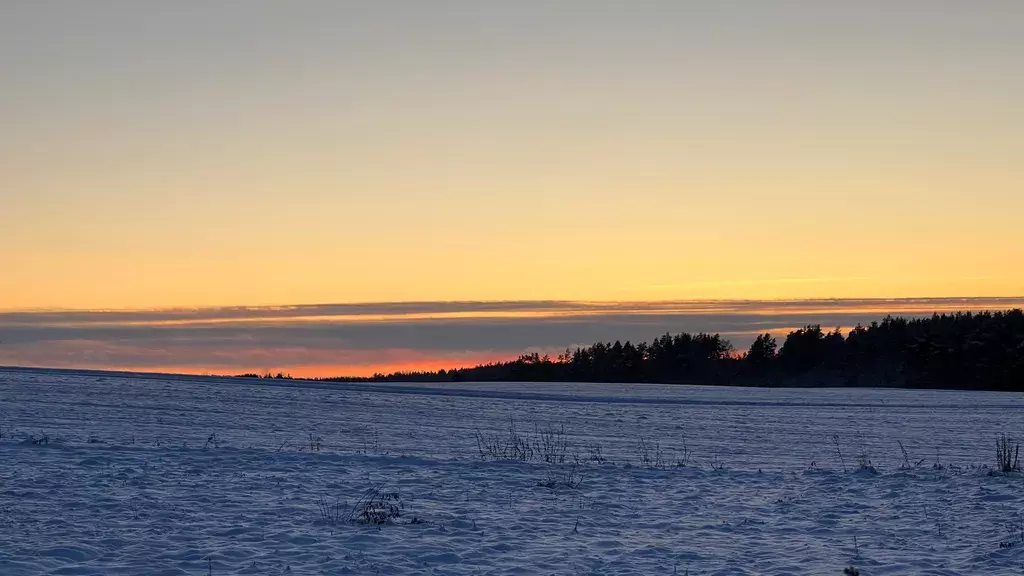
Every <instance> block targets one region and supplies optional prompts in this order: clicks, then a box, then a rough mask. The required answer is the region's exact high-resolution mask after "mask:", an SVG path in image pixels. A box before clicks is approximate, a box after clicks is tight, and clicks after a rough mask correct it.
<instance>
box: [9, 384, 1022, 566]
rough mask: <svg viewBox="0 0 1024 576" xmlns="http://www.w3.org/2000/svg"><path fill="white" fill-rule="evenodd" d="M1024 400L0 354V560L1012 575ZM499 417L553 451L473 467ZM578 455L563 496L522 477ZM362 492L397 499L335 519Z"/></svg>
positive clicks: (1018, 559)
mask: <svg viewBox="0 0 1024 576" xmlns="http://www.w3.org/2000/svg"><path fill="white" fill-rule="evenodd" d="M1022 409H1024V397H1022V396H1020V395H1015V394H998V393H985V392H930V391H898V390H863V389H862V390H850V389H828V390H825V389H818V390H792V389H787V390H782V389H771V390H770V389H739V388H696V387H684V386H651V385H637V386H622V385H606V384H587V385H581V384H446V385H427V384H424V385H418V386H417V385H395V386H391V385H356V384H344V385H342V384H318V383H304V382H298V381H294V382H289V381H257V380H229V379H217V378H188V377H145V376H133V377H125V376H118V375H113V374H107V375H103V374H69V373H60V372H48V371H42V370H3V371H0V431H2V439H0V574H4V575H9V576H19V575H29V574H33V575H34V574H132V575H134V574H193V575H200V574H208V573H212V574H545V575H547V574H666V575H669V574H680V575H681V574H686V573H689V574H691V575H694V576H696V575H701V574H815V575H820V574H826V575H827V574H834V575H837V576H838V575H840V574H841V573H842V570H843V568H844V567H846V566H848V565H850V564H854V565H856V566H857V567H859V568H860V570H861V573H862V574H864V575H877V574H1003V573H1006V574H1019V573H1020V571H1021V569H1022V565H1024V543H1022V537H1024V525H1022V521H1024V519H1022V512H1024V479H1022V478H1021V476H1020V475H1018V474H1009V475H1004V474H990V473H989V472H990V470H989V469H988V468H985V467H983V466H985V465H987V466H989V467H991V466H992V465H993V464H994V461H995V442H996V439H997V438H998V436H999V435H1000V434H1001V433H1007V434H1009V435H1011V436H1012V435H1015V434H1019V433H1021V432H1022V431H1024V410H1022ZM510 418H513V419H515V421H516V425H517V430H518V433H520V434H521V435H522V436H524V437H525V438H527V439H528V440H537V439H538V438H537V437H536V432H537V431H538V430H541V431H543V430H548V431H553V432H555V434H554V438H555V439H556V440H565V441H567V442H568V446H567V447H566V448H565V449H564V453H565V454H566V459H567V463H565V464H557V463H556V464H550V463H545V462H544V461H543V460H539V458H538V456H539V453H538V454H535V455H534V456H535V458H534V460H533V461H530V462H515V461H493V460H484V459H482V458H481V456H480V452H479V450H478V444H477V440H476V434H477V431H479V432H480V433H481V434H483V436H484V437H485V440H486V439H495V438H501V437H503V436H508V427H509V421H510ZM563 426H564V431H565V436H564V438H563V437H561V436H560V435H559V434H557V432H558V431H560V430H561V429H562V427H563ZM641 438H642V439H643V442H644V445H645V446H646V452H647V453H646V458H644V449H643V448H641V447H640V443H641ZM897 441H901V442H902V444H903V446H904V447H905V448H906V450H907V453H908V458H907V459H906V460H905V459H904V456H903V453H902V452H901V450H900V447H899V446H898V444H897ZM837 442H838V450H837V446H836V443H837ZM598 447H600V455H601V457H598V456H597V453H596V451H597V450H598ZM659 450H660V455H659ZM687 451H688V452H687ZM538 452H540V451H538ZM556 452H557V450H556ZM839 452H841V453H842V459H840V457H839ZM602 458H603V459H605V461H604V462H603V463H602V462H600V460H601V459H602ZM576 459H579V460H580V461H581V463H580V464H579V465H578V466H577V467H576V471H575V474H576V475H578V477H581V478H582V484H580V485H579V486H578V487H575V488H571V487H567V486H564V485H563V486H555V487H545V486H542V485H539V484H547V483H549V482H548V481H549V480H553V483H555V484H557V483H558V480H559V478H564V477H565V476H567V475H571V474H572V464H571V462H574V461H575V460H576ZM868 459H870V461H871V463H872V464H871V465H872V466H873V468H874V469H876V471H877V472H873V471H872V470H871V469H870V468H861V465H867V460H868ZM680 461H683V462H680ZM919 461H920V463H919ZM678 464H682V466H681V467H679V466H677V465H678ZM906 464H910V466H911V468H909V469H906V468H905V466H906ZM901 466H903V467H904V468H901ZM844 468H845V471H844ZM379 483H386V486H387V490H389V491H395V492H398V493H399V495H400V499H401V503H402V506H403V507H404V509H403V510H402V516H401V517H399V518H397V519H395V520H394V521H393V522H392V523H390V524H386V525H381V526H375V525H364V524H358V523H352V522H349V521H348V517H349V512H350V510H351V507H352V506H353V505H354V503H355V502H356V500H357V499H358V498H359V496H360V495H361V494H362V493H363V492H364V491H365V490H367V489H368V488H370V487H372V486H374V485H378V484H379ZM321 504H326V506H327V508H328V512H329V513H328V514H327V516H330V515H331V514H330V512H331V511H332V510H333V511H335V512H336V513H338V514H340V515H342V516H343V518H341V519H340V521H338V522H332V521H331V520H332V519H331V518H325V515H324V514H322V513H321V506H320V505H321ZM414 519H415V521H414Z"/></svg>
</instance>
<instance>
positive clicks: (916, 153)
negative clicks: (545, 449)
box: [0, 0, 1024, 371]
mask: <svg viewBox="0 0 1024 576" xmlns="http://www.w3.org/2000/svg"><path fill="white" fill-rule="evenodd" d="M1021 30H1024V3H1021V2H1019V1H1017V0H979V1H967V0H960V1H953V0H903V1H901V2H882V1H876V0H867V1H864V2H856V3H854V2H840V1H829V0H815V1H811V0H803V1H796V0H790V1H784V0H774V1H773V0H764V1H758V2H752V1H742V2H741V1H729V0H723V1H721V2H691V1H685V0H674V1H668V0H664V1H653V0H648V1H644V0H635V1H630V2H625V1H618V2H610V1H601V0H589V1H581V0H563V1H560V2H539V1H531V0H521V1H519V2H492V1H469V0H465V1H453V0H437V1H433V2H416V1H411V0H410V1H405V2H398V1H390V0H381V1H377V2H361V3H360V2H334V1H327V0H300V1H297V2H278V1H271V0H245V1H242V0H233V1H228V0H208V1H202V2H200V1H191V0H183V1H179V2H166V3H142V2H136V1H133V0H120V1H112V0H94V1H92V2H75V1H72V0H65V1H57V0H42V1H28V0H14V1H10V2H3V3H0V78H3V79H4V82H3V90H0V128H2V132H0V134H2V137H0V311H3V313H4V314H13V313H28V312H30V313H32V314H36V315H40V314H41V315H43V316H44V317H45V315H46V314H47V313H48V312H49V311H53V310H61V311H79V312H83V311H119V310H120V311H125V313H127V311H130V312H131V313H132V314H138V315H141V317H143V318H145V313H146V311H152V310H168V309H170V310H179V311H180V310H204V311H207V312H209V313H210V314H212V315H215V316H216V315H218V314H220V312H218V311H221V310H225V309H232V308H235V307H245V308H253V309H259V310H263V309H264V307H272V308H282V307H283V308H290V307H296V306H319V307H324V306H327V307H330V306H334V305H337V304H336V303H341V304H363V305H365V306H370V308H373V307H374V306H384V307H385V308H386V307H387V306H390V305H392V304H393V303H409V302H414V303H428V304H431V306H441V307H443V306H445V305H454V306H456V308H458V309H459V311H458V312H457V314H459V315H460V317H459V318H458V319H457V322H456V323H458V324H459V325H460V326H461V325H472V326H485V325H486V326H490V325H492V324H493V322H495V321H496V319H495V317H496V316H500V317H501V318H500V320H501V322H523V323H524V324H523V325H522V326H519V328H517V329H516V330H518V331H519V332H522V333H523V336H522V337H521V338H520V339H518V340H515V342H514V344H513V343H510V342H509V343H506V342H502V343H501V344H500V345H498V344H497V343H495V344H493V345H490V344H487V345H486V346H482V345H481V344H480V343H479V342H470V343H471V344H473V345H472V346H469V345H468V344H467V345H465V346H463V345H462V344H458V345H456V344H453V345H452V346H453V347H451V348H446V349H445V350H444V351H443V353H442V352H441V351H438V350H436V349H434V348H432V344H431V342H429V340H430V338H432V336H430V334H429V333H428V332H422V334H423V336H422V337H419V336H418V337H417V338H413V341H409V342H404V343H403V344H402V346H400V347H399V346H390V347H389V346H386V345H385V344H387V343H386V342H383V343H380V344H381V346H379V347H377V348H374V349H373V350H374V351H373V352H372V353H371V352H368V351H367V347H366V346H365V345H364V344H365V343H364V342H362V341H361V338H362V337H363V336H362V335H363V333H359V334H356V333H351V334H346V335H345V336H344V337H342V336H337V335H336V333H335V332H333V331H332V330H333V328H332V326H335V324H332V322H334V323H336V322H339V321H338V320H337V319H328V318H325V317H323V316H322V315H321V314H319V313H317V314H313V316H312V318H306V319H303V320H301V323H302V325H303V326H304V327H310V326H317V327H319V328H322V329H323V332H322V333H321V334H320V335H319V336H318V338H320V340H321V341H322V342H320V343H319V344H317V346H319V347H316V346H314V347H311V348H310V349H311V350H313V349H315V350H317V352H316V355H315V358H314V357H310V358H306V359H304V360H301V362H299V360H290V361H288V362H284V361H280V360H274V358H281V357H283V356H281V355H278V356H275V354H278V352H279V351H280V350H281V347H282V346H283V347H288V346H292V345H294V346H298V345H297V344H295V342H297V340H295V341H289V340H287V338H284V336H288V337H291V336H295V335H294V334H287V333H286V332H273V330H277V329H280V328H281V326H282V325H288V326H291V325H292V323H293V322H297V321H295V320H291V319H289V320H287V321H285V320H280V319H276V320H274V321H273V322H269V324H273V326H267V325H266V324H268V322H264V321H263V320H260V319H259V318H261V314H262V312H260V313H258V314H256V317H257V320H251V319H250V321H248V323H242V324H243V325H244V328H237V327H236V328H234V329H233V330H234V331H233V332H231V335H230V338H236V339H241V340H244V339H245V338H249V339H251V340H252V342H253V343H252V344H251V346H250V347H249V348H245V352H244V353H242V352H239V346H240V344H238V343H237V341H234V340H233V341H232V342H234V343H233V344H231V345H228V344H227V343H225V341H223V340H217V341H216V342H213V343H210V342H206V343H204V344H202V345H199V342H200V339H199V336H198V335H196V334H194V333H187V331H186V332H184V333H171V332H166V333H165V332H163V331H161V330H158V328H160V326H162V325H160V326H158V325H149V324H146V323H147V322H149V323H152V322H155V321H153V320H151V319H144V320H140V321H139V322H141V323H142V324H143V325H146V326H148V327H149V328H150V329H151V330H152V337H151V339H149V340H145V341H143V340H130V341H129V340H125V339H123V338H121V336H118V337H117V338H114V336H111V335H110V334H109V333H104V334H100V335H97V334H96V333H95V332H90V333H75V334H66V333H61V332H59V331H55V330H56V329H55V328H53V327H52V326H51V324H52V322H50V320H46V321H45V322H43V321H41V320H40V316H33V320H32V322H30V323H31V324H32V325H33V326H34V328H33V330H35V331H36V332H35V334H37V337H38V338H42V336H39V332H40V331H49V332H47V335H46V337H45V338H43V339H42V340H37V341H34V342H35V344H33V345H31V346H28V345H26V344H24V342H22V340H24V338H25V337H24V335H23V334H22V333H21V332H16V333H15V335H14V336H11V335H10V334H9V333H10V332H11V330H13V329H12V328H11V327H10V326H9V325H8V324H4V323H3V322H8V320H0V363H15V364H32V365H44V366H45V365H58V364H59V365H74V366H79V365H81V366H85V365H86V364H88V365H89V367H104V366H115V365H116V366H118V367H121V366H129V365H131V366H139V365H143V364H145V365H146V366H150V367H154V366H156V365H157V364H159V365H160V366H161V367H167V368H174V367H181V368H182V369H186V368H187V369H193V368H195V367H199V368H202V369H210V370H213V369H217V368H215V367H216V366H222V365H224V366H226V367H223V368H220V369H224V370H227V369H232V370H233V369H235V368H236V367H237V366H236V365H235V364H237V363H227V364H225V361H224V360H223V358H224V357H225V356H232V357H235V358H248V359H249V360H251V365H247V366H249V367H251V368H253V369H260V368H272V367H285V368H289V367H290V368H295V369H296V370H297V371H302V370H307V371H313V370H314V369H313V368H309V366H314V365H315V366H320V367H322V369H323V370H332V371H333V370H348V369H349V368H351V369H353V370H357V371H365V370H366V369H369V368H367V366H369V365H371V364H372V365H373V367H374V369H376V368H379V367H389V366H391V367H408V366H426V365H431V366H432V365H435V364H437V363H438V362H458V363H463V362H475V361H477V360H480V359H483V358H490V357H497V356H502V355H506V354H510V353H513V354H514V353H516V352H518V351H522V350H525V349H528V348H530V347H559V346H564V345H569V344H573V343H581V342H589V341H590V340H589V339H588V338H587V337H588V336H596V335H598V333H595V332H593V331H588V330H587V329H585V328H583V327H579V326H577V327H575V328H564V326H563V328H564V330H563V329H560V330H561V331H559V330H555V331H554V332H555V333H558V334H560V335H561V336H560V339H557V340H558V341H557V342H555V341H554V340H552V339H551V338H548V336H547V334H548V333H549V332H550V331H551V327H552V326H554V325H555V323H554V322H552V321H550V318H548V317H547V316H544V315H539V316H538V315H537V314H536V313H535V312H534V315H535V317H534V318H532V319H530V320H529V322H526V321H525V320H524V319H522V318H521V317H519V316H517V315H521V313H522V310H524V309H532V308H531V307H534V306H536V302H538V301H540V302H569V303H581V302H582V303H605V304H607V305H612V304H614V305H615V306H619V307H621V308H623V309H633V308H634V307H635V306H637V305H642V304H643V303H649V302H692V301H705V300H737V299H738V300H753V301H758V302H768V301H773V300H784V301H799V300H805V299H841V300H844V301H846V302H852V303H854V305H856V306H859V305H860V304H859V303H860V302H861V301H862V300H864V299H879V298H881V299H905V298H913V299H918V298H975V299H979V300H976V301H971V302H972V304H970V306H973V307H977V306H974V304H978V305H987V304H991V303H992V302H996V303H1000V304H1002V303H1005V302H1003V301H992V300H985V299H990V298H996V297H1015V296H1020V295H1024V265H1020V264H1019V263H1018V261H1019V259H1020V254H1022V253H1024V235H1021V234H1020V233H1019V228H1020V215H1021V214H1024V107H1021V106H1020V105H1019V103H1020V102H1021V101H1024V90H1022V88H1024V74H1022V73H1021V62H1024V35H1022V34H1020V31H1021ZM487 302H491V303H495V302H505V303H514V304H515V305H514V306H513V307H512V309H514V313H512V312H510V310H512V309H503V310H500V311H495V310H490V311H488V312H487V313H486V314H482V313H480V312H479V310H477V309H476V308H474V306H476V305H477V304H479V303H487ZM446 303H448V304H446ZM459 303H463V304H465V303H469V304H470V306H469V307H470V308H471V310H468V311H467V310H462V309H461V308H459V307H460V306H463V304H459ZM474 303H476V304H474ZM371 304H372V305H371ZM904 304H905V303H904V302H903V301H899V302H898V303H897V304H892V305H889V307H890V308H891V309H892V310H899V309H902V308H901V307H902V306H904ZM671 306H675V304H672V305H670V307H671ZM764 306H765V307H766V309H770V308H771V306H770V303H769V304H765V305H764ZM843 306H844V307H847V308H848V307H849V306H847V305H845V304H844V305H843ZM871 306H874V305H871ZM964 307H969V306H968V304H964ZM869 308H870V307H869ZM911 308H913V306H911ZM374 309H375V310H376V308H374ZM872 309H873V308H872ZM719 312H720V311H719ZM719 312H716V313H715V314H714V316H715V318H720V319H722V318H725V317H732V316H733V313H732V312H726V313H719ZM434 313H435V311H434V310H433V308H432V309H431V312H430V314H434ZM453 313H455V312H453ZM574 313H575V312H574ZM545 314H546V313H545ZM687 314H689V313H687ZM370 316H371V317H372V318H371V319H369V320H368V319H367V318H365V317H361V318H360V319H359V322H360V323H366V322H374V323H381V325H385V324H386V325H388V326H394V325H401V326H420V324H416V322H439V321H441V320H438V319H437V318H428V319H422V318H420V319H410V318H407V317H406V316H402V317H401V318H398V319H396V318H394V317H386V318H383V317H380V315H378V314H376V313H375V314H370ZM384 316H387V315H384ZM585 316H586V317H587V318H588V319H590V320H593V321H597V320H594V318H595V317H599V318H598V319H600V320H601V321H602V322H604V321H607V322H604V323H603V324H601V325H602V326H604V328H602V330H601V331H599V333H600V334H601V335H603V336H602V337H605V338H615V337H617V336H616V335H615V334H612V332H613V330H617V329H620V328H621V329H622V331H623V333H624V336H622V339H627V338H629V337H630V336H629V335H625V333H626V332H629V331H628V330H626V329H624V328H622V327H621V325H620V324H618V323H617V320H615V318H616V317H615V316H614V314H612V313H611V312H608V311H607V310H600V311H594V310H588V311H587V313H586V315H585ZM606 316H607V317H606ZM5 318H7V317H6V316H5ZM666 318H669V319H671V318H675V320H672V321H671V322H669V321H666V324H665V325H664V326H661V325H659V326H658V327H657V328H658V329H659V330H661V328H672V329H678V330H683V329H688V326H690V325H696V324H698V323H695V322H690V321H689V320H687V321H685V322H684V321H682V320H680V318H679V317H678V314H677V315H676V316H671V315H669V316H666ZM686 318H690V316H689V315H688V316H686ZM76 321H77V320H76ZM121 321H122V319H120V318H119V319H117V320H116V322H115V324H116V323H119V322H121ZM218 321H219V320H218ZM443 321H444V322H453V321H454V320H452V319H444V320H443ZM344 322H350V320H345V321H344ZM410 322H411V323H410ZM66 323H67V322H63V324H66ZM782 323H783V324H785V322H782ZM824 323H825V324H830V323H831V322H824ZM22 324H25V322H22ZM108 324H109V322H108ZM236 324H237V323H236ZM562 324H564V323H561V324H559V326H562ZM117 325H118V326H120V324H117ZM360 325H362V324H360ZM501 325H502V326H506V324H501ZM701 325H702V326H703V324H701ZM19 326H22V325H19ZM132 326H138V323H135V324H132ZM517 326H518V325H517ZM721 326H722V327H721V328H716V327H715V326H709V328H708V329H710V330H721V331H727V329H729V328H730V324H729V322H728V321H726V320H722V322H721ZM652 328H653V327H652ZM20 329H24V326H22V328H19V330H20ZM90 330H91V329H90ZM417 330H418V328H409V329H408V333H409V334H416V335H419V334H421V332H419V331H417ZM661 331H662V332H663V331H664V330H661ZM498 332H501V330H498ZM5 333H6V334H5ZM383 333H384V332H382V334H383ZM485 333H486V331H484V332H481V334H485ZM657 333H658V332H657V331H655V332H654V333H653V334H646V335H645V338H650V337H653V336H655V335H657ZM204 334H205V332H204ZM218 334H219V333H218ZM630 334H632V333H630ZM271 336H273V337H272V338H271ZM336 336H337V337H336ZM486 336H487V337H488V338H492V337H493V338H498V337H499V336H497V335H494V334H490V333H486ZM264 337H266V338H268V340H267V341H264V340H262V339H263V338H264ZM110 338H113V339H112V340H111V339H110ZM132 338H134V336H132ZM218 338H220V336H218ZM224 338H228V336H224ZM295 338H299V337H298V336H295ZM16 341H17V342H16ZM271 341H272V342H271ZM457 341H458V338H456V339H455V340H453V342H457ZM19 342H20V343H19ZM111 342H113V343H114V344H111ZM218 342H219V344H218ZM289 342H291V344H289ZM496 342H497V341H496ZM115 344H116V345H117V346H127V347H128V348H130V350H128V349H125V350H122V353H121V354H120V355H117V354H113V353H112V352H111V348H110V347H111V346H113V345H115ZM129 344H130V346H129ZM111 354H113V355H111ZM133 354H134V356H132V355H133ZM218 358H219V359H218ZM143 359H145V361H143ZM158 360H159V362H157V361H158ZM261 362H262V363H263V364H260V363H261ZM289 362H290V363H289ZM296 362H298V363H296ZM303 362H304V363H303ZM154 363H156V364H154ZM165 364H166V366H164V365H165ZM303 366H306V368H303ZM320 369H321V368H316V369H315V370H320Z"/></svg>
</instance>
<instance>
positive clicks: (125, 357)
mask: <svg viewBox="0 0 1024 576" xmlns="http://www.w3.org/2000/svg"><path fill="white" fill-rule="evenodd" d="M1022 303H1024V299H1022V298H1017V299H1014V298H970V299H951V298H944V299H912V300H910V299H908V300H812V301H806V300H802V301H673V302H613V303H606V302H600V303H586V302H559V301H544V302H420V303H381V304H328V305H310V306H277V307H248V308H244V307H230V308H206V309H192V310H182V309H175V310H139V311H122V310H117V311H102V310H90V311H18V312H4V313H0V364H2V365H24V366H50V367H80V368H131V369H146V368H154V369H156V368H159V369H162V370H167V369H175V368H178V369H180V370H181V371H186V372H187V371H195V370H203V371H212V372H226V373H232V372H239V371H247V370H258V369H270V368H273V369H290V370H292V371H294V372H296V373H301V374H305V375H311V371H314V372H317V373H318V374H319V375H332V374H338V373H342V372H346V371H347V373H365V372H366V371H367V370H370V369H373V370H377V369H387V368H388V367H397V368H412V367H417V366H429V367H436V365H437V363H438V362H441V363H443V362H452V363H455V364H464V363H467V362H469V363H472V362H477V361H485V360H492V359H497V358H503V357H512V356H515V355H517V354H519V353H521V352H524V351H533V350H541V351H555V350H560V349H564V348H565V347H570V346H574V345H577V344H589V343H592V342H595V341H609V340H623V341H625V340H632V341H634V342H635V341H640V340H650V339H652V338H654V337H657V336H658V335H660V334H664V333H666V332H680V331H685V332H717V333H722V334H723V335H726V336H727V337H729V338H730V339H731V340H732V341H733V342H734V344H736V345H737V346H745V345H746V344H747V343H748V342H749V341H750V340H751V339H752V338H753V335H754V334H756V333H759V332H765V331H771V332H780V331H785V330H788V329H792V328H796V327H799V326H803V325H805V324H808V323H813V324H822V325H823V326H827V327H833V326H843V327H849V326H853V325H856V324H858V323H861V324H866V323H868V322H871V321H872V320H878V319H880V318H881V317H883V316H885V315H886V314H890V313H891V314H900V315H906V316H918V315H925V314H931V313H932V312H942V311H951V310H981V309H986V310H999V309H1007V308H1013V307H1020V306H1021V305H1022ZM453 365H454V364H453ZM323 371H329V373H323Z"/></svg>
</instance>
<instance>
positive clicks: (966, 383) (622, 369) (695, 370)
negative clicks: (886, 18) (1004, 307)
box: [323, 309, 1024, 391]
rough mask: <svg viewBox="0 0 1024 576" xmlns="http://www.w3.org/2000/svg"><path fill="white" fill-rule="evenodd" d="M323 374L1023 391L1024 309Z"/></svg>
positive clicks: (668, 337)
mask: <svg viewBox="0 0 1024 576" xmlns="http://www.w3.org/2000/svg"><path fill="white" fill-rule="evenodd" d="M323 380H327V381H348V382H356V381H364V382H365V381H387V382H414V381H415V382H442V381H443V382H458V381H483V382H488V381H539V382H621V383H643V382H657V383H672V384H704V385H745V386H882V387H905V388H958V389H971V390H1017V391H1024V313H1022V311H1021V310H1020V309H1014V310H1009V311H1005V312H980V313H971V312H957V313H953V314H935V315H933V316H931V317H927V318H911V319H907V318H902V317H893V316H886V317H885V318H884V319H882V320H881V321H880V322H872V323H871V324H869V325H868V326H861V325H858V326H857V327H855V328H853V329H852V330H850V331H849V332H848V333H847V334H845V335H844V334H843V333H842V331H841V330H840V329H839V328H836V329H835V330H831V331H825V330H823V329H822V328H821V326H820V325H817V324H815V325H808V326H805V327H803V328H801V329H799V330H794V331H791V332H789V334H787V335H786V337H785V339H784V340H783V341H782V345H781V346H779V345H778V341H777V340H776V338H775V337H774V336H773V335H771V334H761V335H759V336H757V338H756V339H755V340H754V342H753V343H752V344H751V345H750V348H749V349H747V350H746V351H743V352H740V351H737V350H736V349H735V348H734V347H733V345H732V344H731V343H730V342H729V341H728V340H726V339H724V338H722V337H721V336H720V335H718V334H705V333H699V334H687V333H680V334H665V335H663V336H660V337H658V338H656V339H654V340H653V341H651V342H650V343H647V342H640V343H638V344H633V343H632V342H628V341H627V342H625V343H622V342H618V341H616V342H614V343H606V342H598V343H596V344H593V345H590V346H585V347H578V348H576V349H575V350H571V349H569V350H566V351H565V352H563V353H562V354H559V355H558V356H557V357H556V358H551V357H550V356H547V355H545V356H541V355H540V354H537V353H533V354H524V355H522V356H520V357H519V358H517V359H515V360H511V361H508V362H496V363H491V364H484V365H481V366H476V367H473V368H457V369H453V370H439V371H436V372H429V371H428V372H397V373H393V374H375V375H373V376H371V377H366V378H347V377H343V378H325V379H323Z"/></svg>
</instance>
